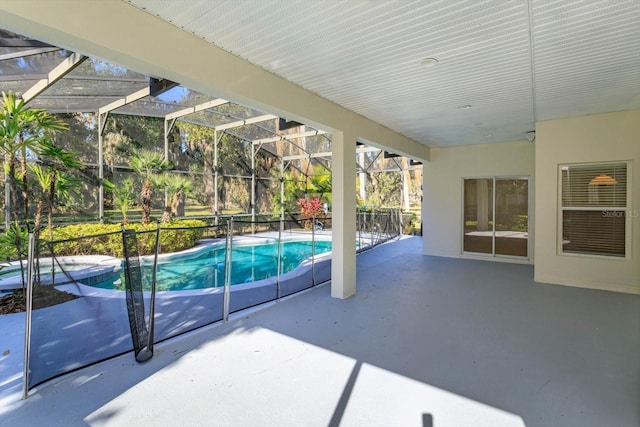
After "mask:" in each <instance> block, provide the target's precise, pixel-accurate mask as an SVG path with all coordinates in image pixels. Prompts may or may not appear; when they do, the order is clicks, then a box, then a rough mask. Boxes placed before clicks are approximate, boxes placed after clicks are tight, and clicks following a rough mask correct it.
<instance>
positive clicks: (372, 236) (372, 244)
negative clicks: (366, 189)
mask: <svg viewBox="0 0 640 427" xmlns="http://www.w3.org/2000/svg"><path fill="white" fill-rule="evenodd" d="M375 224H376V221H375V212H374V210H373V208H371V246H374V245H375V244H376V242H375V241H374V236H375V234H374V233H375Z"/></svg>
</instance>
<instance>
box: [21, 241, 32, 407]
mask: <svg viewBox="0 0 640 427" xmlns="http://www.w3.org/2000/svg"><path fill="white" fill-rule="evenodd" d="M27 254H28V255H27V288H26V295H25V324H24V365H23V366H24V369H23V373H22V400H25V399H26V398H27V397H28V396H29V359H30V357H31V314H32V313H33V265H34V263H35V262H34V261H35V260H34V255H35V236H34V234H33V233H29V249H28V251H27Z"/></svg>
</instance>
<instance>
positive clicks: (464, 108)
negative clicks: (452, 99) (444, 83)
mask: <svg viewBox="0 0 640 427" xmlns="http://www.w3.org/2000/svg"><path fill="white" fill-rule="evenodd" d="M469 108H471V105H469V104H466V105H458V110H468V109H469Z"/></svg>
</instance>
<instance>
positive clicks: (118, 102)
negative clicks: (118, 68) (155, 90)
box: [98, 86, 150, 114]
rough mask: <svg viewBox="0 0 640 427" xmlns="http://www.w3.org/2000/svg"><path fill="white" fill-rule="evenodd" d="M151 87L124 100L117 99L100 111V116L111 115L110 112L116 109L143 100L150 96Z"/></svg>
mask: <svg viewBox="0 0 640 427" xmlns="http://www.w3.org/2000/svg"><path fill="white" fill-rule="evenodd" d="M149 93H150V91H149V87H148V86H147V87H144V88H142V89H140V90H138V91H135V92H133V93H131V94H129V95H127V96H125V97H123V98H120V99H116V100H115V101H113V102H110V103H109V104H107V105H105V106H102V107H100V108H99V109H98V114H106V113H109V112H110V111H113V110H115V109H116V108H120V107H122V106H123V105H127V104H131V103H132V102H134V101H137V100H139V99H142V98H144V97H146V96H149Z"/></svg>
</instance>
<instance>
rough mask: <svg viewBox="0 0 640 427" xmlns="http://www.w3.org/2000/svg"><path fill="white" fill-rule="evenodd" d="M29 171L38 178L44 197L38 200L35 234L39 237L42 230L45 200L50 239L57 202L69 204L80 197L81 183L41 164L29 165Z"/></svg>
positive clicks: (66, 174)
mask: <svg viewBox="0 0 640 427" xmlns="http://www.w3.org/2000/svg"><path fill="white" fill-rule="evenodd" d="M28 167H29V169H30V170H31V172H32V173H33V175H34V176H35V177H36V180H37V183H38V185H39V186H40V189H41V190H42V193H43V197H42V198H40V200H38V204H37V206H36V214H35V217H34V221H33V222H34V227H33V229H34V233H35V234H36V235H37V234H38V233H39V231H40V228H41V220H42V212H43V208H44V202H45V200H44V199H45V198H46V201H47V218H48V222H47V226H48V227H47V228H48V230H49V238H52V237H53V214H54V210H55V205H56V201H61V202H68V201H70V200H73V198H75V197H78V195H79V194H78V188H79V187H80V184H81V181H80V180H79V179H77V178H75V177H73V176H71V175H69V174H68V173H66V172H63V171H59V170H56V169H54V168H53V167H52V166H41V165H39V164H29V165H28Z"/></svg>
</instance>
